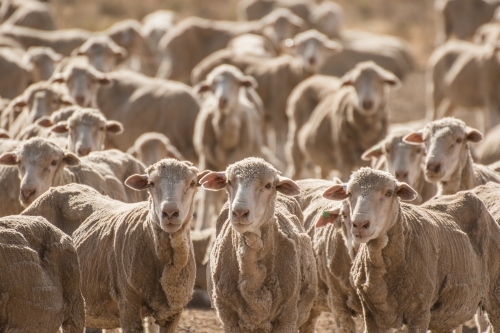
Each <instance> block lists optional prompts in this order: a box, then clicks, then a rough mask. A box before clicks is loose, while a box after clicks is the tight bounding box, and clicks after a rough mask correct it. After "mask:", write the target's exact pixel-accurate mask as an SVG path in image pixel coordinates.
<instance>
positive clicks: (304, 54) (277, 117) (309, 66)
mask: <svg viewBox="0 0 500 333" xmlns="http://www.w3.org/2000/svg"><path fill="white" fill-rule="evenodd" d="M284 46H285V47H286V48H287V49H289V50H290V51H291V52H292V53H294V56H291V55H281V56H280V57H277V58H273V59H261V58H256V57H250V56H241V57H236V56H230V57H228V58H225V57H222V58H220V59H217V57H216V55H215V54H214V55H212V56H214V57H212V56H210V57H208V58H206V59H205V60H203V61H202V62H201V63H200V64H198V66H197V68H195V69H194V70H193V78H194V79H195V81H193V82H199V80H201V79H203V78H204V77H205V76H206V75H208V73H209V72H210V71H211V70H213V69H214V68H215V67H217V66H218V65H220V63H227V64H231V65H234V66H236V67H238V68H239V69H240V70H242V71H243V72H244V73H245V74H247V75H250V76H253V77H254V78H255V79H256V80H257V83H258V87H257V93H258V94H259V96H260V97H261V98H262V101H263V103H264V110H265V121H266V123H267V124H266V125H267V127H271V128H272V130H273V131H274V133H275V140H274V141H275V144H274V145H273V148H274V149H275V152H276V155H277V156H278V157H279V158H280V159H281V160H283V161H284V160H285V154H284V147H285V143H286V139H287V132H288V121H287V115H286V102H287V98H288V96H289V95H290V93H291V92H292V90H293V89H294V88H295V87H296V86H297V85H298V84H299V83H300V82H301V81H303V80H304V79H306V78H308V77H310V76H311V75H313V74H314V73H316V72H318V71H319V70H320V68H321V66H322V65H323V64H324V62H325V59H326V58H327V57H328V55H331V54H334V53H336V52H338V51H339V50H340V49H341V46H340V45H339V44H338V43H336V42H333V41H331V40H329V39H328V38H327V37H326V36H325V35H323V34H322V33H320V32H318V31H316V30H308V31H306V32H302V33H300V34H298V35H296V36H295V37H294V38H293V39H289V40H287V41H286V43H284ZM276 87H279V90H277V89H276ZM269 141H271V140H269ZM270 143H272V142H270ZM270 146H271V144H270Z"/></svg>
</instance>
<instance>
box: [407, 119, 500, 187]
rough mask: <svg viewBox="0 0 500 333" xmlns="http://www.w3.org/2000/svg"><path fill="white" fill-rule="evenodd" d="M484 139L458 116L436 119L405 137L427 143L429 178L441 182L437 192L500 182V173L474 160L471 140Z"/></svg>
mask: <svg viewBox="0 0 500 333" xmlns="http://www.w3.org/2000/svg"><path fill="white" fill-rule="evenodd" d="M481 140H483V135H482V134H481V132H479V131H478V130H476V129H474V128H470V127H468V126H466V125H465V123H464V122H463V121H461V120H459V119H455V118H444V119H440V120H436V121H433V122H431V123H430V124H428V125H427V126H425V127H424V128H423V129H422V130H420V131H418V132H413V133H410V134H408V135H406V136H405V137H404V139H403V141H404V142H407V143H410V144H418V145H420V144H422V143H423V144H424V145H425V148H426V151H427V153H426V154H427V155H426V158H425V168H424V170H425V179H426V180H427V181H429V182H432V183H437V187H438V191H437V195H445V194H454V193H457V192H458V191H464V190H470V189H472V188H474V187H476V186H478V185H482V184H486V183H487V182H489V181H493V182H495V183H500V174H498V173H496V172H495V171H494V170H492V169H490V168H488V167H487V166H484V165H480V164H474V163H473V161H472V157H471V154H470V148H469V145H470V142H472V143H477V142H480V141H481Z"/></svg>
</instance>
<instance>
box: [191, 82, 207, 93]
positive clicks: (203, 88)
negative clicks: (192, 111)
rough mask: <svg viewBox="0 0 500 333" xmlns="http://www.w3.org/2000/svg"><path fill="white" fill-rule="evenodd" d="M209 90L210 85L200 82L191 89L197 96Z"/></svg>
mask: <svg viewBox="0 0 500 333" xmlns="http://www.w3.org/2000/svg"><path fill="white" fill-rule="evenodd" d="M209 90H210V85H209V84H208V83H207V81H201V82H199V83H198V84H196V85H195V86H194V87H193V91H194V93H195V94H197V95H199V94H202V93H204V92H207V91H209Z"/></svg>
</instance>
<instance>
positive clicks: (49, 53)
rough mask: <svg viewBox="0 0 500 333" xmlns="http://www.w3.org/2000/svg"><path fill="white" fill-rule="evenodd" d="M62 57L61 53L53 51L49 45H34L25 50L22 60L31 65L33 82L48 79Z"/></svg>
mask: <svg viewBox="0 0 500 333" xmlns="http://www.w3.org/2000/svg"><path fill="white" fill-rule="evenodd" d="M62 59H63V55H62V54H59V53H56V52H54V50H52V49H51V48H50V47H45V46H34V47H30V48H29V49H28V50H27V51H26V54H25V55H24V59H23V61H24V62H25V63H26V64H27V65H28V66H31V67H32V69H31V72H32V75H33V82H38V81H46V80H48V79H50V77H51V76H52V74H53V73H54V70H55V67H56V65H57V64H58V63H59V62H60V61H61V60H62Z"/></svg>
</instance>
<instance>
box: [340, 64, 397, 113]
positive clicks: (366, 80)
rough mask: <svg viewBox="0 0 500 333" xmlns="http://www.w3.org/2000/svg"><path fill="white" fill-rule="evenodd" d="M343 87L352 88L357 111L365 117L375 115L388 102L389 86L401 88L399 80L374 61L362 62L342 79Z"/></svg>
mask: <svg viewBox="0 0 500 333" xmlns="http://www.w3.org/2000/svg"><path fill="white" fill-rule="evenodd" d="M341 84H342V86H352V87H353V88H354V91H355V93H354V94H353V103H354V106H355V109H356V110H357V111H358V112H359V113H360V114H362V115H364V116H367V117H368V116H372V115H374V114H375V113H376V112H377V111H378V110H379V109H380V107H381V105H382V104H383V103H385V102H386V99H387V93H388V86H399V85H400V81H399V79H398V78H397V77H396V76H395V75H394V74H392V73H390V72H388V71H386V70H385V69H382V68H381V67H380V66H378V65H376V64H375V63H374V62H372V61H367V62H362V63H360V64H358V65H356V67H355V68H354V69H353V70H351V71H349V72H348V73H346V74H345V75H344V76H343V77H342V79H341Z"/></svg>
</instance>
